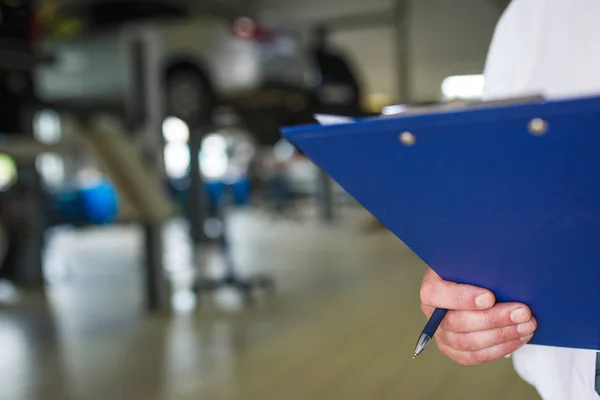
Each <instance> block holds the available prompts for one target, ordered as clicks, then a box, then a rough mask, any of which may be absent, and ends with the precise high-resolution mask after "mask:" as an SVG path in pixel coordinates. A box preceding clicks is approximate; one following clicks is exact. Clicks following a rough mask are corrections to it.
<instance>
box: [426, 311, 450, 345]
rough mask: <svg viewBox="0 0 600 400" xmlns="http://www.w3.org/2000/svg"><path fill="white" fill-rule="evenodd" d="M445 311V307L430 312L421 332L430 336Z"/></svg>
mask: <svg viewBox="0 0 600 400" xmlns="http://www.w3.org/2000/svg"><path fill="white" fill-rule="evenodd" d="M447 313H448V310H447V309H445V308H436V309H435V311H434V312H433V314H431V317H430V318H429V321H427V325H425V328H424V329H423V333H424V334H425V335H427V336H429V337H430V338H432V337H433V335H435V332H436V331H437V329H438V327H439V326H440V324H441V323H442V321H443V320H444V317H445V316H446V314H447Z"/></svg>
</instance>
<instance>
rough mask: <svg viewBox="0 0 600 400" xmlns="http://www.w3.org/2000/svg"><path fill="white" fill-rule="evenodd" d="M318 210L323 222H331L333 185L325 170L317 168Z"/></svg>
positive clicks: (332, 216)
mask: <svg viewBox="0 0 600 400" xmlns="http://www.w3.org/2000/svg"><path fill="white" fill-rule="evenodd" d="M318 175H319V176H318V179H319V193H318V202H319V211H320V214H321V220H322V221H323V222H327V223H329V222H333V219H334V215H333V185H332V182H331V178H330V177H329V175H327V174H326V173H325V172H323V171H321V170H319V172H318Z"/></svg>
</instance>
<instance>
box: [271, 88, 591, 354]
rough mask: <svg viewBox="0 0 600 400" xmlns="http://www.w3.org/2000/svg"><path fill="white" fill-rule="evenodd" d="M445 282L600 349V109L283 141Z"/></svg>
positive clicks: (556, 336)
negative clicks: (513, 306) (522, 308)
mask: <svg viewBox="0 0 600 400" xmlns="http://www.w3.org/2000/svg"><path fill="white" fill-rule="evenodd" d="M282 133H283V135H284V137H286V139H288V140H289V141H290V142H291V143H292V144H294V145H295V146H296V147H297V148H299V149H300V150H301V151H302V152H303V153H304V154H305V155H306V156H307V157H308V158H309V159H311V160H312V161H313V162H314V163H315V164H316V165H317V166H318V167H319V168H321V169H322V170H323V171H325V172H326V173H327V174H328V175H330V176H331V178H332V179H334V180H335V181H337V183H338V184H339V185H340V186H342V187H343V188H344V189H345V190H346V191H347V192H348V193H349V194H350V195H351V196H353V197H354V198H355V199H356V200H357V201H358V202H359V203H361V204H362V206H364V207H365V208H366V209H367V210H368V211H369V212H370V213H372V214H373V216H374V217H376V218H377V219H378V220H379V221H380V222H381V223H383V224H384V225H385V226H386V227H388V228H389V229H390V230H391V232H392V233H394V234H395V235H396V236H397V237H398V238H399V239H400V240H402V241H403V242H404V243H405V244H406V245H407V246H408V247H410V248H411V249H412V250H413V251H414V252H415V253H416V254H417V255H418V256H419V257H420V258H421V259H422V260H423V261H424V262H425V263H426V264H427V265H429V266H430V267H431V268H432V269H433V270H435V271H436V272H437V273H438V274H439V275H440V276H441V277H442V278H444V279H446V280H450V281H455V282H459V283H467V284H472V285H477V286H480V287H484V288H488V289H490V290H492V291H493V292H494V293H495V295H496V296H497V298H498V300H499V301H503V302H504V301H516V302H523V303H525V304H528V305H529V306H530V307H531V309H532V312H533V313H534V315H535V316H536V318H537V319H538V330H537V332H536V334H535V336H534V337H533V339H532V340H531V342H530V343H531V344H537V345H548V346H558V347H569V348H582V349H593V350H600V97H589V98H578V99H563V100H555V101H538V102H531V103H529V102H526V103H518V104H504V105H493V106H488V107H486V106H483V107H474V108H469V107H468V108H465V109H460V110H453V109H449V110H438V111H435V112H425V113H423V114H414V115H398V116H395V117H391V118H390V117H388V118H366V119H359V120H356V121H354V122H349V123H342V124H338V125H331V126H321V125H306V126H297V127H289V128H285V129H283V130H282Z"/></svg>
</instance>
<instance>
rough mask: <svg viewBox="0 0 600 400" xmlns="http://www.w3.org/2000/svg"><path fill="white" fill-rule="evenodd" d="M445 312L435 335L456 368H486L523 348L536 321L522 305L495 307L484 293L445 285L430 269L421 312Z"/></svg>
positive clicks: (493, 302)
mask: <svg viewBox="0 0 600 400" xmlns="http://www.w3.org/2000/svg"><path fill="white" fill-rule="evenodd" d="M435 308H445V309H448V313H447V314H446V317H445V318H444V321H443V322H442V324H441V325H440V327H439V329H438V330H437V332H436V334H435V337H434V339H435V341H436V344H437V347H438V348H439V350H440V351H441V352H442V354H444V355H445V356H447V357H449V358H450V359H451V360H453V361H455V362H457V363H458V364H461V365H465V366H472V365H479V364H486V363H488V362H491V361H494V360H497V359H500V358H503V357H505V356H506V355H508V354H510V353H512V352H514V351H515V350H517V349H519V348H520V347H521V346H523V345H524V344H526V343H527V342H528V341H529V340H531V337H532V336H533V332H534V331H535V329H536V328H537V321H536V320H535V318H533V316H532V315H531V310H530V309H529V307H527V306H526V305H524V304H519V303H500V304H496V300H495V297H494V295H493V294H492V293H491V292H490V291H489V290H486V289H482V288H478V287H475V286H470V285H461V284H457V283H453V282H448V281H444V280H443V279H441V278H440V277H439V275H437V274H436V273H435V272H434V271H433V270H431V269H429V270H428V271H427V272H426V273H425V276H424V277H423V282H422V285H421V310H422V311H423V313H424V314H425V315H426V316H427V318H429V317H430V316H431V314H432V313H433V311H434V310H435Z"/></svg>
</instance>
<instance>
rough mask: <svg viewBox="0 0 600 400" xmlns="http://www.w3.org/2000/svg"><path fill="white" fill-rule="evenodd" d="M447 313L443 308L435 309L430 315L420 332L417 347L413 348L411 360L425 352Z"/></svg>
mask: <svg viewBox="0 0 600 400" xmlns="http://www.w3.org/2000/svg"><path fill="white" fill-rule="evenodd" d="M447 312H448V310H447V309H445V308H436V309H435V311H434V312H433V314H431V317H430V318H429V321H427V325H425V328H423V331H422V332H421V336H420V337H419V341H418V342H417V346H416V347H415V355H414V356H413V360H414V359H415V358H417V356H418V355H419V354H421V353H422V352H423V350H425V348H426V347H427V345H428V344H429V342H430V341H431V339H433V335H435V331H437V329H438V328H439V326H440V324H441V323H442V320H443V319H444V317H445V316H446V313H447Z"/></svg>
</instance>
